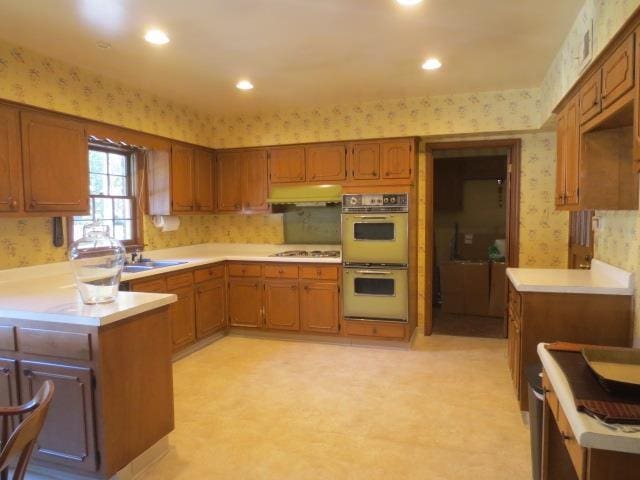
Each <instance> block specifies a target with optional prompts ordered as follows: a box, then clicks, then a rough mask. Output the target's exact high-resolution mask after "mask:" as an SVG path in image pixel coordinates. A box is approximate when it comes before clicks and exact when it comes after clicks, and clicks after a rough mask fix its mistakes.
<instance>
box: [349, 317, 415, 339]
mask: <svg viewBox="0 0 640 480" xmlns="http://www.w3.org/2000/svg"><path fill="white" fill-rule="evenodd" d="M344 332H345V333H346V334H347V335H354V336H363V337H380V338H394V339H403V338H404V335H405V332H406V325H404V324H402V325H399V324H391V323H379V322H359V321H355V322H353V321H348V320H346V321H345V322H344Z"/></svg>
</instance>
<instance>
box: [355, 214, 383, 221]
mask: <svg viewBox="0 0 640 480" xmlns="http://www.w3.org/2000/svg"><path fill="white" fill-rule="evenodd" d="M353 217H354V218H364V219H366V220H387V219H389V215H354V216H353Z"/></svg>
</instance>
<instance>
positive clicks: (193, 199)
mask: <svg viewBox="0 0 640 480" xmlns="http://www.w3.org/2000/svg"><path fill="white" fill-rule="evenodd" d="M147 175H148V187H149V213H150V214H151V215H190V214H194V213H202V214H205V213H213V212H214V211H215V201H214V179H215V160H214V156H213V153H212V152H211V151H209V150H205V149H201V148H195V147H192V146H190V145H183V144H177V143H174V144H172V145H171V149H170V152H166V151H162V150H156V151H152V152H151V158H150V160H149V162H148V165H147Z"/></svg>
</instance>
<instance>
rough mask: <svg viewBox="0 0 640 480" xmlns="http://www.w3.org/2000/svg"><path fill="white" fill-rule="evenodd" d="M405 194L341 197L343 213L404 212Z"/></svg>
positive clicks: (352, 194)
mask: <svg viewBox="0 0 640 480" xmlns="http://www.w3.org/2000/svg"><path fill="white" fill-rule="evenodd" d="M408 207H409V195H408V194H406V193H350V194H345V195H343V196H342V210H343V211H346V212H348V211H354V210H356V211H357V210H360V211H406V210H407V209H408Z"/></svg>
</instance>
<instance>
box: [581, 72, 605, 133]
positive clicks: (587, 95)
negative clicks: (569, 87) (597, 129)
mask: <svg viewBox="0 0 640 480" xmlns="http://www.w3.org/2000/svg"><path fill="white" fill-rule="evenodd" d="M601 83H602V71H601V70H597V71H596V72H594V73H593V74H592V75H591V77H589V79H588V80H587V81H586V82H585V83H584V85H583V86H582V88H581V89H580V92H579V93H578V99H579V105H580V123H581V124H582V123H586V122H588V121H589V120H591V119H592V118H593V117H595V116H596V115H598V114H599V113H600V112H601V111H602V103H601V102H602V98H601V97H600V89H601Z"/></svg>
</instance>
